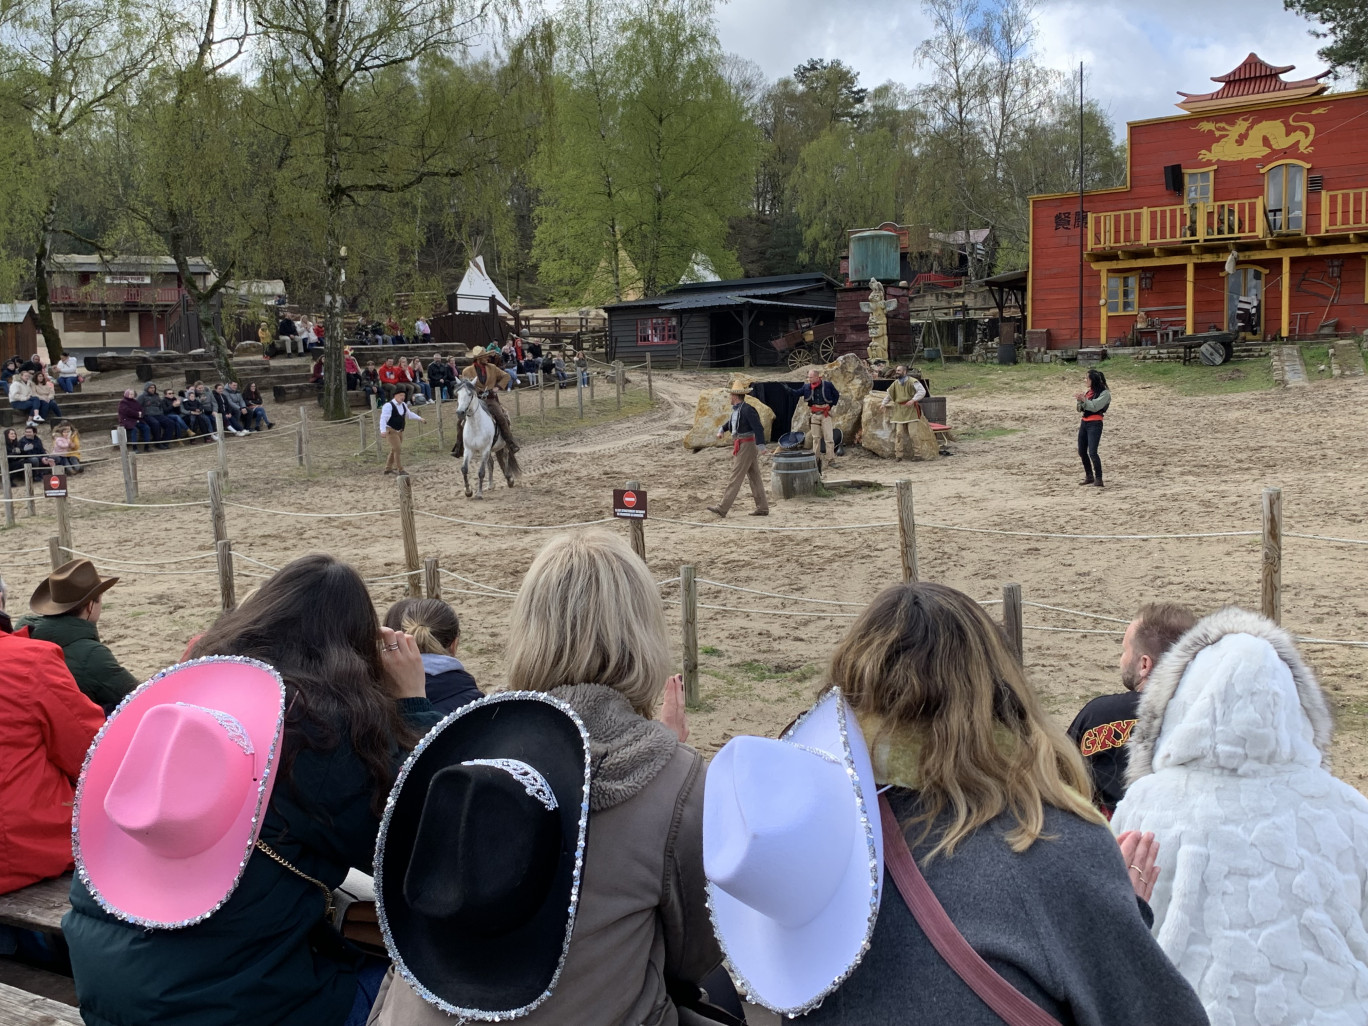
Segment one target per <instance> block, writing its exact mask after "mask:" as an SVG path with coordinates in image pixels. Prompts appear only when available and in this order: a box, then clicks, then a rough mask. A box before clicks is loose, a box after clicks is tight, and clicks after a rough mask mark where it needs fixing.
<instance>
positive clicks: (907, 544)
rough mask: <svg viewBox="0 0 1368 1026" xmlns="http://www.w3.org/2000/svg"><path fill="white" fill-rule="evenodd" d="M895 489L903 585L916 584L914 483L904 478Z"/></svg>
mask: <svg viewBox="0 0 1368 1026" xmlns="http://www.w3.org/2000/svg"><path fill="white" fill-rule="evenodd" d="M894 487H895V488H896V490H897V495H898V542H899V550H900V551H901V553H902V574H903V584H916V583H917V580H918V577H917V517H916V513H915V512H914V510H913V508H912V482H911V481H909V480H908V479H907V478H903V479H902V480H900V481H898V482H897V483H896V485H895V486H894Z"/></svg>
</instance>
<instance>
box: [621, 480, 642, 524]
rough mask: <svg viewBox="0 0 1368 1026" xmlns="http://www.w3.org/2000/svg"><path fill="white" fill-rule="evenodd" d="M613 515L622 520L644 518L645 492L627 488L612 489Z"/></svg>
mask: <svg viewBox="0 0 1368 1026" xmlns="http://www.w3.org/2000/svg"><path fill="white" fill-rule="evenodd" d="M613 516H615V517H620V518H622V519H623V520H645V519H646V493H645V492H643V491H640V490H634V489H628V488H615V489H614V490H613Z"/></svg>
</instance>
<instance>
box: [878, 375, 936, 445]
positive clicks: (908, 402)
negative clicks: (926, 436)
mask: <svg viewBox="0 0 1368 1026" xmlns="http://www.w3.org/2000/svg"><path fill="white" fill-rule="evenodd" d="M925 398H926V386H925V385H924V384H922V381H921V379H920V378H917V377H908V375H907V368H906V367H904V366H903V365H902V364H899V365H898V366H897V367H896V368H895V369H894V371H893V383H892V384H891V385H889V386H888V393H887V394H886V395H885V396H884V401H883V405H884V406H886V407H890V408H891V410H890V412H889V414H888V424H889V427H891V428H892V430H893V458H894V459H895V460H901V459H902V458H903V442H904V440H906V442H907V444H908V445H911V444H912V427H911V426H912V424H914V423H916V422H917V421H918V420H920V419H921V406H920V403H921V401H922V400H923V399H925Z"/></svg>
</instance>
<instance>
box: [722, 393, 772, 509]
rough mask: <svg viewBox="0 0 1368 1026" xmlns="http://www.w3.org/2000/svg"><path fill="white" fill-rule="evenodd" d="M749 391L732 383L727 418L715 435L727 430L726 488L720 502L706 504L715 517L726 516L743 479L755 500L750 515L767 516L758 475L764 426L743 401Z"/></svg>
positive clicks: (760, 480) (751, 408)
mask: <svg viewBox="0 0 1368 1026" xmlns="http://www.w3.org/2000/svg"><path fill="white" fill-rule="evenodd" d="M749 391H750V389H749V388H747V387H746V386H745V385H743V384H742V383H741V382H739V381H734V382H732V387H731V403H732V414H731V416H730V417H729V418H727V422H726V423H725V424H723V425H722V426H721V427H720V428H718V429H717V437H718V438H721V437H722V436H723V435H724V434H725V433H727V432H728V431H730V432H731V436H732V469H731V479H730V480H729V481H728V482H727V490H726V492H725V493H724V494H723V496H722V501H721V502H719V503H718V504H717V505H716V506H709V507H708V512H709V513H716V514H717V515H718V516H719V517H725V516H726V515H727V511H728V510H729V509H731V506H732V503H733V502H735V501H736V496H737V494H738V493H740V491H741V483H742V482H743V481H749V482H750V490H751V497H752V498H754V499H755V509H753V510H751V513H750V515H751V516H753V517H767V516H769V499H767V498H766V497H765V479H764V478H763V477H761V476H760V446H762V445H764V444H765V428H764V425H763V424H762V423H761V422H760V414H759V413H757V412H756V411H755V407H753V406H751V405H750V403H748V402H746V393H747V392H749Z"/></svg>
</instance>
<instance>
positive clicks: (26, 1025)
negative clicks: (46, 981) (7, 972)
mask: <svg viewBox="0 0 1368 1026" xmlns="http://www.w3.org/2000/svg"><path fill="white" fill-rule="evenodd" d="M0 1022H2V1023H4V1024H5V1026H61V1024H65V1023H72V1024H74V1026H82V1023H81V1013H80V1010H79V1009H77V1008H75V1007H74V1006H72V1005H64V1004H62V1003H61V1002H60V1001H53V1000H52V999H51V998H45V997H42V996H40V995H38V994H30V993H29V992H28V991H26V990H20V989H18V988H17V987H11V986H9V985H8V984H5V983H0Z"/></svg>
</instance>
